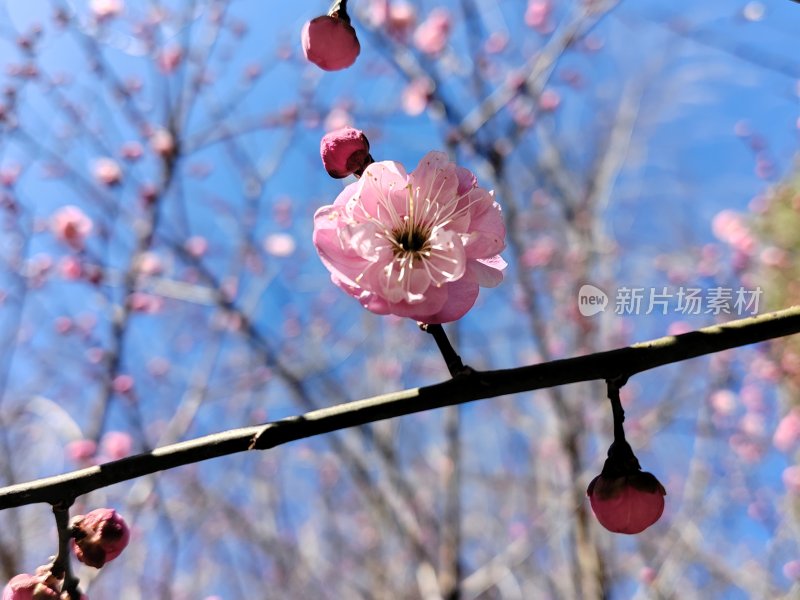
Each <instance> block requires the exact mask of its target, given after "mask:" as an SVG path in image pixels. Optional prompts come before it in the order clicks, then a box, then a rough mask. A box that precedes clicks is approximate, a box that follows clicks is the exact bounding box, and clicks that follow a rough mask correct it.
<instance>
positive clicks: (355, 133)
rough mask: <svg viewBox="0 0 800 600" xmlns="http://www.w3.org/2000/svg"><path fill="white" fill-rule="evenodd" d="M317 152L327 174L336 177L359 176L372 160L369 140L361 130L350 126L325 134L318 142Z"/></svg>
mask: <svg viewBox="0 0 800 600" xmlns="http://www.w3.org/2000/svg"><path fill="white" fill-rule="evenodd" d="M319 153H320V156H321V157H322V164H323V165H324V166H325V170H326V171H327V172H328V175H330V176H331V177H334V178H336V179H342V178H343V177H347V176H348V175H356V176H357V177H360V176H361V174H362V173H363V172H364V169H366V168H367V167H368V166H369V165H370V164H372V162H373V160H372V157H371V156H370V154H369V140H367V137H366V136H365V135H364V132H363V131H360V130H358V129H353V128H352V127H343V128H342V129H337V130H336V131H331V132H330V133H328V134H325V136H324V137H323V138H322V141H321V142H320V144H319Z"/></svg>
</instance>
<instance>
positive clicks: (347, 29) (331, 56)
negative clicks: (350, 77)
mask: <svg viewBox="0 0 800 600" xmlns="http://www.w3.org/2000/svg"><path fill="white" fill-rule="evenodd" d="M301 41H302V44H303V54H304V55H305V57H306V59H307V60H309V61H311V62H312V63H314V64H315V65H317V66H318V67H319V68H320V69H323V70H325V71H339V70H341V69H346V68H347V67H349V66H350V65H352V64H353V63H354V62H356V58H358V55H359V53H360V52H361V45H360V44H359V43H358V37H356V30H355V29H353V26H352V25H350V23H349V22H348V21H347V20H345V19H341V18H339V17H338V16H330V15H322V16H320V17H317V18H315V19H311V20H310V21H308V22H307V23H306V24H305V25H304V26H303V31H302V33H301Z"/></svg>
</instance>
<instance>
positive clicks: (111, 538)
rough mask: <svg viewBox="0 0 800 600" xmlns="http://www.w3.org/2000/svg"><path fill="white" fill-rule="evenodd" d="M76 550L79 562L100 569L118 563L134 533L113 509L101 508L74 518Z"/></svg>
mask: <svg viewBox="0 0 800 600" xmlns="http://www.w3.org/2000/svg"><path fill="white" fill-rule="evenodd" d="M72 522H73V525H72V529H73V537H74V539H73V540H72V548H73V550H74V551H75V556H76V557H77V559H78V560H79V561H81V562H82V563H84V564H85V565H89V566H90V567H94V568H96V569H99V568H100V567H102V566H103V565H104V564H106V563H107V562H109V561H111V560H114V559H115V558H116V557H117V556H119V555H120V553H121V552H122V551H123V550H124V549H125V546H127V545H128V540H129V539H130V530H129V529H128V525H127V524H126V523H125V520H124V519H123V518H122V517H121V516H119V514H117V511H115V510H112V509H110V508H98V509H97V510H93V511H92V512H90V513H88V514H86V515H78V516H76V517H74V518H73V521H72Z"/></svg>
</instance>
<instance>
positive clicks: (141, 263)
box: [136, 252, 164, 276]
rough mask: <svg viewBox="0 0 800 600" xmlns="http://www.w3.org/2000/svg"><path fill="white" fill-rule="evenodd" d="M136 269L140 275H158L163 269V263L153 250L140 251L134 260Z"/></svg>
mask: <svg viewBox="0 0 800 600" xmlns="http://www.w3.org/2000/svg"><path fill="white" fill-rule="evenodd" d="M136 269H137V270H138V271H139V274H140V275H147V276H153V275H160V274H161V273H162V272H163V271H164V264H163V263H162V262H161V258H160V257H159V256H158V254H156V253H155V252H142V254H140V255H139V258H138V260H137V261H136Z"/></svg>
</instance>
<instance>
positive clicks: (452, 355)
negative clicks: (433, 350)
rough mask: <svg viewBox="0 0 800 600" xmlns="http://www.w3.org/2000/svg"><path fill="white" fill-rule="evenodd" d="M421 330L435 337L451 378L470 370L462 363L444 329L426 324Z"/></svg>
mask: <svg viewBox="0 0 800 600" xmlns="http://www.w3.org/2000/svg"><path fill="white" fill-rule="evenodd" d="M419 328H420V329H422V331H427V332H428V333H430V334H431V335H432V336H433V339H434V340H435V341H436V345H437V346H438V347H439V352H441V353H442V358H444V362H445V364H446V365H447V370H448V371H450V375H451V376H453V377H455V376H456V375H459V374H461V373H464V372H465V371H468V370H470V369H469V367H465V366H464V363H463V362H461V357H460V356H459V355H458V353H457V352H456V351H455V349H454V348H453V345H452V344H451V343H450V340H449V339H448V337H447V333H445V331H444V327H442V326H441V325H438V324H433V325H428V324H426V323H420V325H419Z"/></svg>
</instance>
